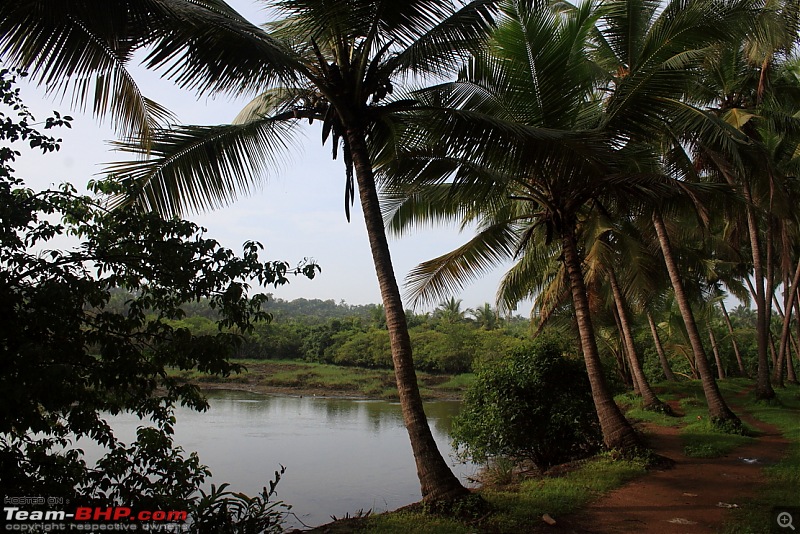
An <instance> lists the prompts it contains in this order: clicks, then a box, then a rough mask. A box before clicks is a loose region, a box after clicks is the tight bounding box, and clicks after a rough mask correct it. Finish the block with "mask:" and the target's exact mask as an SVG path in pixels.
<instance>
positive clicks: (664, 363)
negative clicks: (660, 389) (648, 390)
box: [647, 310, 677, 382]
mask: <svg viewBox="0 0 800 534" xmlns="http://www.w3.org/2000/svg"><path fill="white" fill-rule="evenodd" d="M647 322H648V323H650V333H651V334H652V336H653V343H654V344H655V346H656V352H657V353H658V360H659V361H660V362H661V369H662V370H663V371H664V378H666V379H667V380H669V381H670V382H675V381H676V380H677V379H676V378H675V374H674V373H673V372H672V369H671V368H670V366H669V360H667V354H666V353H665V352H664V345H662V344H661V338H660V337H658V328H656V322H655V320H654V319H653V314H652V313H650V311H649V310H648V311H647Z"/></svg>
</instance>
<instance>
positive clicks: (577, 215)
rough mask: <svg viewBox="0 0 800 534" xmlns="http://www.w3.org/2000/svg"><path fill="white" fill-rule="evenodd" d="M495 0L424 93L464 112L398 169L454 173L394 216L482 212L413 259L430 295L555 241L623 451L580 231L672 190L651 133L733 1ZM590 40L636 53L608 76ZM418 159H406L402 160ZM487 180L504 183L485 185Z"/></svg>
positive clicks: (604, 406)
mask: <svg viewBox="0 0 800 534" xmlns="http://www.w3.org/2000/svg"><path fill="white" fill-rule="evenodd" d="M503 5H504V7H503V10H504V11H503V18H502V19H501V23H500V25H499V27H498V30H497V31H496V32H495V33H494V35H493V39H492V41H491V42H490V44H489V47H488V51H487V52H486V53H485V54H483V55H481V56H479V57H476V58H475V59H474V60H473V61H472V62H471V63H470V66H469V68H468V69H465V70H464V71H463V72H462V73H461V75H460V78H459V80H458V81H457V82H455V83H452V84H446V85H443V86H442V87H440V88H438V90H437V91H436V92H435V93H434V94H433V96H432V97H430V99H431V101H432V102H435V103H441V102H445V103H446V104H447V105H448V106H451V107H459V108H460V109H461V110H462V113H460V114H458V113H453V114H450V115H448V116H447V121H446V122H441V123H439V125H438V127H434V128H429V129H426V130H424V131H421V132H420V131H416V132H414V134H415V135H416V137H415V139H414V141H416V142H417V143H418V148H419V151H418V152H414V151H411V152H409V153H407V155H406V156H405V158H404V161H405V162H406V164H407V165H408V167H409V168H410V169H411V170H407V171H406V172H408V174H410V175H413V176H418V177H420V176H421V177H422V178H421V180H423V181H424V180H425V177H436V176H439V177H440V178H439V179H440V180H442V179H445V178H453V184H452V187H450V188H449V189H448V190H447V191H448V192H447V193H445V194H442V193H441V191H442V189H441V188H440V189H436V190H432V189H427V190H418V191H414V192H412V193H411V196H410V199H411V200H410V202H411V204H412V206H413V208H410V209H409V210H407V211H405V214H406V215H409V217H410V218H412V219H414V218H416V221H420V220H425V219H430V218H431V217H437V216H440V217H443V218H446V219H451V220H452V219H455V220H459V219H461V220H463V222H464V223H468V222H470V221H479V226H478V229H479V233H478V235H477V236H476V237H475V238H474V239H473V240H471V241H470V243H468V244H467V245H465V246H464V247H461V248H460V249H458V250H456V251H453V252H452V253H450V254H447V255H445V256H442V257H440V258H437V259H436V260H432V261H430V262H426V264H424V265H422V266H420V269H418V270H417V272H415V273H414V279H413V280H412V284H413V285H414V287H415V289H416V290H417V291H421V292H423V294H425V295H427V296H428V297H430V296H438V295H440V294H443V293H446V292H447V291H448V290H449V289H451V288H454V287H458V286H459V284H462V283H464V281H465V280H468V279H469V278H472V277H475V276H476V275H478V274H479V273H481V272H483V271H484V270H486V269H487V268H489V267H490V266H491V265H493V264H495V263H496V262H497V261H498V260H499V259H505V258H517V259H522V260H526V261H527V260H528V259H530V258H537V257H541V256H542V254H539V253H536V252H535V249H536V248H537V245H540V244H545V245H547V246H548V247H549V246H550V245H552V244H555V245H557V246H556V248H557V250H558V252H559V254H560V257H561V258H562V261H563V266H564V270H565V272H566V280H567V287H568V288H569V292H570V294H571V296H572V301H573V309H574V313H575V319H576V322H577V325H578V331H579V337H580V341H581V347H582V349H583V353H584V357H585V361H586V366H587V371H588V373H589V377H590V383H591V386H592V392H593V395H594V399H595V406H596V408H597V411H598V415H599V416H600V422H601V427H602V428H603V432H604V438H605V441H606V444H607V445H609V446H620V447H623V448H624V447H626V446H629V445H631V444H632V443H635V441H636V438H635V435H634V434H633V432H632V430H631V428H630V426H629V425H628V424H627V422H626V421H625V419H624V417H622V415H621V413H620V412H619V410H618V409H617V408H616V406H615V405H614V403H613V399H612V398H611V396H610V394H609V392H608V388H607V386H606V384H605V381H604V379H603V377H602V369H601V364H600V359H599V355H598V350H597V344H596V340H595V337H594V331H593V325H592V321H591V317H590V313H589V302H588V298H587V290H586V285H585V280H584V272H583V261H584V250H583V249H582V248H581V245H580V242H579V235H580V232H581V230H580V229H581V227H582V226H583V224H584V222H585V220H586V217H587V214H588V213H590V212H591V210H593V209H599V210H603V209H608V206H609V205H611V204H613V203H621V204H624V203H625V202H628V203H629V205H630V202H631V201H633V199H641V198H642V197H643V196H645V197H647V196H655V195H658V194H666V193H667V191H672V190H673V188H674V187H675V186H676V184H675V183H671V180H669V179H666V178H665V177H663V175H662V174H661V172H660V167H659V165H658V163H659V158H658V151H657V150H656V148H655V147H654V146H653V145H649V144H648V142H649V141H650V140H652V139H656V138H658V137H659V134H658V133H657V132H660V131H661V130H662V129H663V128H664V127H665V124H666V121H669V120H671V118H672V115H673V114H672V113H671V111H675V110H679V111H680V113H684V106H683V105H682V104H681V103H680V102H679V100H678V99H679V98H680V96H681V93H682V87H683V86H684V85H685V83H686V81H685V79H684V77H685V76H686V75H687V73H688V72H690V71H689V70H688V69H687V68H686V67H687V66H689V65H691V64H693V62H696V61H697V60H699V59H700V58H701V57H702V50H703V49H704V48H705V47H707V46H708V44H710V43H712V42H714V41H715V40H717V39H719V38H722V37H724V36H725V35H726V32H727V31H728V29H729V28H730V26H729V24H728V23H729V22H730V21H731V20H733V19H738V18H739V17H740V16H741V14H742V10H741V9H740V8H738V7H737V6H735V5H732V4H722V3H719V4H718V3H714V2H711V3H705V2H698V3H692V4H689V5H687V4H685V3H683V2H673V3H669V4H668V5H667V6H666V7H665V8H664V9H661V6H660V3H659V2H640V1H616V2H608V3H606V4H604V5H603V8H602V9H601V10H597V9H596V7H597V6H596V5H594V4H593V3H591V2H585V3H582V4H580V6H578V7H576V8H572V9H566V10H565V9H563V5H560V4H559V5H558V6H555V7H553V6H543V5H534V6H530V5H527V4H525V3H516V2H511V3H507V4H503ZM601 16H602V21H601V22H599V23H598V19H599V18H600V17H601ZM590 48H592V49H598V48H599V49H603V50H604V51H606V52H609V53H607V54H604V56H603V57H604V60H605V61H606V63H613V61H611V60H607V58H609V57H615V58H617V61H619V58H621V57H622V56H621V55H620V54H618V53H617V52H619V51H620V50H621V49H623V48H625V49H627V50H629V51H636V52H637V53H638V54H639V55H636V56H634V55H629V56H626V57H624V61H625V65H624V68H621V67H620V66H619V65H618V64H615V65H614V70H615V72H616V73H617V74H614V75H609V74H608V72H609V71H607V70H605V69H604V68H603V64H602V63H597V62H591V61H588V60H587V51H588V50H589V49H590ZM556 131H568V132H572V133H574V134H575V135H574V136H573V137H569V136H567V137H565V138H562V141H561V145H560V146H559V147H555V148H554V147H548V145H547V143H546V142H547V140H548V138H547V137H546V136H545V134H546V133H548V134H550V138H552V135H553V132H556ZM537 135H538V136H539V137H536V136H537ZM410 144H412V145H413V143H410ZM425 147H428V149H427V150H428V151H427V152H426V148H425ZM431 147H432V148H431ZM548 148H549V149H550V150H548ZM415 157H416V158H417V159H419V160H420V163H419V165H418V166H417V167H414V165H413V163H409V160H413V159H414V158H415ZM434 179H435V178H434ZM482 185H483V186H484V187H483V188H482V187H481V186H482ZM492 188H496V189H500V190H501V191H502V192H501V193H499V194H498V193H494V194H493V193H492V192H491V189H492ZM487 189H488V191H487ZM420 191H424V192H420ZM434 191H435V193H434ZM465 191H466V192H465ZM430 194H439V195H441V196H440V197H439V199H440V200H441V201H443V202H447V203H450V205H451V206H452V208H453V209H452V210H450V211H447V210H446V209H444V208H442V207H441V206H442V204H441V203H440V204H439V207H436V206H434V205H433V203H431V202H428V203H425V202H424V199H423V198H422V197H424V196H425V195H430ZM470 196H472V198H470ZM459 200H461V201H463V205H461V206H459ZM624 209H625V208H622V209H621V210H620V211H623V212H624ZM399 213H403V210H400V212H399ZM535 263H536V262H533V263H530V265H533V264H535ZM525 270H527V272H528V273H529V274H535V272H531V270H530V269H529V268H528V267H527V266H523V267H522V268H521V269H519V270H518V271H517V272H516V275H517V276H516V278H517V279H522V278H523V277H520V276H518V275H519V274H520V273H521V272H523V271H525Z"/></svg>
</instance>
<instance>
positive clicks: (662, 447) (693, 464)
mask: <svg viewBox="0 0 800 534" xmlns="http://www.w3.org/2000/svg"><path fill="white" fill-rule="evenodd" d="M737 413H739V414H741V415H742V418H743V419H744V420H745V421H746V422H747V423H748V424H750V425H751V426H753V427H755V428H757V429H758V430H759V431H760V432H763V434H762V435H761V436H760V437H759V438H758V439H757V440H755V441H754V442H753V443H751V444H749V445H745V446H742V447H739V448H738V449H735V450H734V451H732V452H731V453H730V454H729V455H727V456H724V457H721V458H688V457H686V456H685V455H684V454H683V444H682V442H681V439H680V436H679V432H680V429H678V428H669V427H660V426H656V425H647V426H645V427H644V428H645V432H646V434H647V435H648V436H650V441H651V443H652V445H653V447H654V450H655V451H656V452H657V453H658V454H661V455H662V456H666V457H667V458H671V459H672V460H674V461H675V467H674V468H672V469H667V470H662V471H654V472H652V473H649V474H648V475H646V476H644V477H642V478H640V479H637V480H634V481H633V482H631V483H629V484H626V485H625V486H623V487H622V488H619V489H617V490H615V491H613V492H611V493H609V494H607V495H605V496H603V497H601V498H600V499H599V500H598V501H595V502H594V503H593V504H591V505H590V506H588V507H587V508H586V509H584V510H583V511H582V512H580V513H578V514H576V515H574V516H571V517H568V518H563V519H562V520H559V521H558V525H557V528H556V529H554V530H558V531H561V532H576V533H577V532H581V533H598V534H599V533H603V534H606V533H618V532H631V533H633V532H636V533H642V532H652V533H657V534H689V533H691V534H705V533H714V532H717V530H718V529H719V527H720V526H721V525H722V524H723V522H724V520H725V517H726V515H727V513H728V510H729V507H730V506H731V505H736V504H741V503H742V502H744V501H745V500H746V499H748V498H749V497H752V496H753V494H754V492H755V491H756V488H757V486H758V485H760V484H762V483H763V482H764V480H765V479H764V475H763V472H762V470H763V469H762V468H763V467H764V466H766V465H769V464H771V463H774V462H776V461H778V460H780V459H781V458H782V457H783V456H784V454H785V453H786V448H787V446H788V441H787V440H785V439H784V438H783V437H782V436H781V435H780V432H778V429H777V428H775V427H772V426H770V425H766V424H764V423H762V422H760V421H757V420H755V419H753V418H751V417H749V416H748V415H747V414H745V413H744V411H743V410H738V412H737ZM743 459H751V460H752V459H757V461H756V462H747V461H744V460H743Z"/></svg>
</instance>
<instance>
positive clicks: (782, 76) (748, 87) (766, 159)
mask: <svg viewBox="0 0 800 534" xmlns="http://www.w3.org/2000/svg"><path fill="white" fill-rule="evenodd" d="M754 22H755V24H754V28H753V31H751V32H750V33H748V34H747V35H746V36H744V37H743V38H742V39H741V40H740V41H739V42H738V43H735V45H734V46H728V47H723V48H720V49H719V50H717V51H716V53H715V54H712V55H709V57H708V60H707V62H706V65H705V69H704V71H705V76H704V78H703V80H702V83H701V84H699V85H698V86H697V88H696V90H695V91H693V94H692V96H693V99H694V101H695V102H696V103H697V104H698V105H701V106H706V107H708V108H709V110H710V111H711V112H712V113H714V114H715V115H717V116H718V117H720V118H721V119H722V120H724V121H726V122H727V123H728V124H729V125H730V127H731V129H732V130H734V132H733V133H732V134H731V136H732V137H733V136H738V137H739V138H740V139H741V141H742V142H740V143H738V144H736V145H732V146H731V148H730V149H729V150H726V149H724V148H723V147H721V146H719V145H718V144H717V143H714V142H710V143H709V142H706V141H705V140H703V141H701V142H700V143H698V145H697V146H698V161H699V163H701V164H703V165H704V166H705V167H706V168H707V169H709V170H710V171H711V172H713V173H714V174H715V175H716V176H717V177H718V178H719V179H720V180H721V181H724V182H726V183H728V184H731V185H733V186H735V187H736V188H737V189H738V190H739V191H740V192H741V195H742V197H743V199H744V206H743V209H741V210H740V214H738V215H735V216H732V217H731V223H732V224H730V226H731V227H732V228H735V227H736V226H740V227H741V228H742V229H741V230H738V231H736V230H735V231H734V232H733V233H732V235H734V236H741V237H740V238H739V240H740V241H741V242H742V243H743V244H745V245H746V246H747V247H748V248H749V253H748V256H749V259H748V262H749V263H750V265H751V266H752V275H753V282H752V293H753V295H752V296H753V300H754V302H755V304H756V311H757V314H758V315H757V323H756V327H757V329H756V330H757V341H758V372H757V385H756V397H757V398H760V399H769V398H772V397H774V395H775V393H774V391H773V389H772V386H771V384H770V376H769V362H770V359H769V356H768V354H769V350H770V345H771V341H770V330H769V326H770V315H771V311H772V298H773V293H774V289H775V284H774V281H775V279H776V276H775V273H774V271H775V266H776V263H777V258H779V257H780V256H781V252H780V251H778V252H777V253H776V250H777V247H778V246H779V243H778V241H779V240H778V238H777V237H776V235H777V234H778V231H777V230H776V228H777V223H778V222H779V221H781V220H782V219H785V218H786V217H787V216H793V215H794V213H793V212H795V211H796V210H795V209H794V205H793V204H791V203H790V202H787V200H788V198H787V196H786V187H785V184H786V176H787V173H786V170H787V164H789V165H790V166H795V167H796V161H795V162H794V163H792V161H793V160H796V158H795V157H794V155H795V154H796V151H795V147H796V146H797V136H796V132H797V118H796V113H797V110H798V107H797V103H798V100H797V98H798V90H797V77H796V75H795V74H793V71H794V70H796V64H797V57H796V53H797V44H798V41H800V39H798V34H799V33H798V32H800V6H798V4H797V2H794V1H784V0H776V1H774V2H769V3H768V4H767V6H766V8H765V9H764V10H763V11H761V12H760V13H759V14H758V16H757V17H755V19H754ZM792 65H794V67H792ZM787 67H788V69H787ZM787 70H788V71H789V72H788V73H787ZM787 74H788V76H787ZM789 206H792V207H791V208H789ZM787 208H788V209H787ZM784 267H786V264H784ZM784 270H785V272H786V271H788V270H789V269H786V268H785V269H784ZM790 276H791V275H790ZM748 282H749V280H748Z"/></svg>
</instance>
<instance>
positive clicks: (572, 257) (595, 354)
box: [561, 229, 641, 452]
mask: <svg viewBox="0 0 800 534" xmlns="http://www.w3.org/2000/svg"><path fill="white" fill-rule="evenodd" d="M561 238H562V246H563V249H564V265H565V267H566V269H567V276H568V277H569V283H570V290H571V292H572V305H573V307H574V308H575V320H576V322H577V323H578V333H579V336H580V341H581V348H582V349H583V358H584V361H585V363H586V372H587V374H588V375H589V384H590V385H591V389H592V399H593V400H594V406H595V409H596V410H597V417H598V419H599V420H600V428H601V430H602V432H603V441H604V442H605V445H606V447H608V448H609V449H620V450H622V451H626V452H627V451H632V450H635V449H637V448H639V447H640V446H641V443H640V441H639V437H638V436H637V435H636V432H634V430H633V427H632V426H631V424H630V423H629V422H628V420H627V419H625V416H624V415H622V412H621V411H620V409H619V407H618V406H617V404H616V403H615V402H614V397H612V396H611V391H610V390H609V389H608V385H607V384H606V380H605V378H604V374H603V364H602V362H601V361H600V354H599V351H598V350H597V340H596V339H595V337H594V326H593V325H592V320H591V317H590V315H589V299H588V298H587V296H586V285H585V283H584V280H583V270H582V269H581V260H580V257H579V256H578V247H577V244H576V243H575V235H574V234H573V233H572V229H569V230H565V231H563V232H562V235H561Z"/></svg>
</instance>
